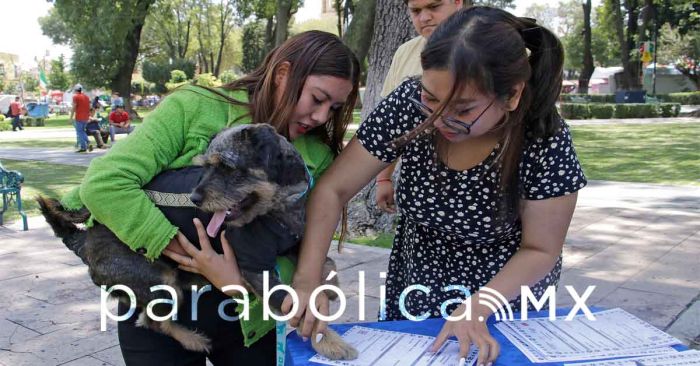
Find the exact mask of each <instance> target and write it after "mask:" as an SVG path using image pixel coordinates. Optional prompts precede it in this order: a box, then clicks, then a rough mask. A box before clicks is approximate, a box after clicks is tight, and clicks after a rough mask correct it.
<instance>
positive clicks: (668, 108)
mask: <svg viewBox="0 0 700 366" xmlns="http://www.w3.org/2000/svg"><path fill="white" fill-rule="evenodd" d="M680 113H681V105H680V104H678V103H660V104H659V114H661V117H678V115H679V114H680Z"/></svg>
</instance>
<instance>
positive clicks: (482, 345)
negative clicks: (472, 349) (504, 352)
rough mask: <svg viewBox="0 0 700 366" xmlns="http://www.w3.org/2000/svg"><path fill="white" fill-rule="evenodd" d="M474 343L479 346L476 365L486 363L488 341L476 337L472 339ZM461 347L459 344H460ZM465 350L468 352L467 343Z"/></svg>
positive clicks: (488, 348)
mask: <svg viewBox="0 0 700 366" xmlns="http://www.w3.org/2000/svg"><path fill="white" fill-rule="evenodd" d="M474 344H475V345H476V346H477V347H478V348H479V355H478V356H477V358H476V364H477V365H486V362H487V361H488V359H489V350H490V348H491V347H489V344H488V342H486V340H485V339H484V338H482V337H477V338H475V339H474ZM460 349H461V344H460ZM467 352H469V345H467Z"/></svg>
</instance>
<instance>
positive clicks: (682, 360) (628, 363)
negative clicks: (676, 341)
mask: <svg viewBox="0 0 700 366" xmlns="http://www.w3.org/2000/svg"><path fill="white" fill-rule="evenodd" d="M690 365H695V366H697V365H700V352H699V351H683V352H677V353H669V354H665V355H658V356H647V357H634V358H625V359H622V360H612V361H599V362H586V363H567V364H565V366H690Z"/></svg>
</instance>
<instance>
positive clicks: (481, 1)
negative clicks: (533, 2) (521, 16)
mask: <svg viewBox="0 0 700 366" xmlns="http://www.w3.org/2000/svg"><path fill="white" fill-rule="evenodd" d="M466 2H467V3H471V4H472V5H484V6H491V7H494V8H501V9H515V4H513V3H514V2H515V1H514V0H473V1H469V0H467V1H466Z"/></svg>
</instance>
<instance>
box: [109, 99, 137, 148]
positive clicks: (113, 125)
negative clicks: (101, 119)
mask: <svg viewBox="0 0 700 366" xmlns="http://www.w3.org/2000/svg"><path fill="white" fill-rule="evenodd" d="M132 131H134V126H132V125H131V121H130V120H129V113H128V112H126V111H125V110H124V105H123V104H117V105H115V110H114V111H112V113H110V114H109V138H110V139H111V140H112V143H114V135H116V134H118V133H125V134H130V133H131V132H132Z"/></svg>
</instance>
